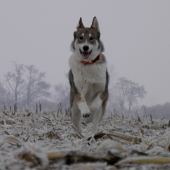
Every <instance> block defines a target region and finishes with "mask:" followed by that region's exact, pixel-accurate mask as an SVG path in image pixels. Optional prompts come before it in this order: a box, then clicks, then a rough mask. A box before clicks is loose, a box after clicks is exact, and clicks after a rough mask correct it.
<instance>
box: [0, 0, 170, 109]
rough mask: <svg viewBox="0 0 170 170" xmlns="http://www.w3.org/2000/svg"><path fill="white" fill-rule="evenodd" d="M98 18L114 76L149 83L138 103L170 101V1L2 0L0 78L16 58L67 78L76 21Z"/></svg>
mask: <svg viewBox="0 0 170 170" xmlns="http://www.w3.org/2000/svg"><path fill="white" fill-rule="evenodd" d="M94 16H96V17H97V19H98V21H99V26H100V31H101V40H102V41H103V43H104V45H105V52H104V54H105V56H106V58H107V63H108V65H111V64H113V65H114V68H115V71H116V78H118V77H126V78H127V79H129V80H132V81H134V82H137V83H139V84H141V85H144V86H145V89H146V91H147V96H146V97H145V99H143V100H142V101H140V104H145V105H148V106H150V105H155V104H163V103H165V102H170V0H149V1H148V0H85V1H83V0H81V1H80V0H70V1H69V0H60V1H57V0H50V1H48V0H46V1H44V0H24V1H23V0H15V1H14V0H8V1H4V0H0V81H3V80H4V74H5V73H6V72H7V71H10V70H12V61H17V62H18V64H27V65H30V64H33V65H35V66H36V67H37V68H38V69H39V70H40V71H44V72H46V80H47V81H48V82H50V83H51V84H53V85H54V84H58V83H60V82H65V81H66V78H65V76H64V74H65V73H67V72H68V70H69V65H68V60H69V56H70V55H71V52H70V44H71V41H72V40H73V32H74V31H75V30H76V26H77V23H78V20H79V18H80V17H82V19H83V23H84V25H85V26H86V27H89V26H91V22H92V19H93V17H94ZM112 77H113V76H111V78H112ZM116 78H115V79H116Z"/></svg>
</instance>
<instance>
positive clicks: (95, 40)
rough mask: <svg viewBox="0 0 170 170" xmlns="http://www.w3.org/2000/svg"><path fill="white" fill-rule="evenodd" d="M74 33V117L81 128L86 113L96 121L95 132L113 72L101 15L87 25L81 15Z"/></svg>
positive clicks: (71, 86)
mask: <svg viewBox="0 0 170 170" xmlns="http://www.w3.org/2000/svg"><path fill="white" fill-rule="evenodd" d="M73 35H74V40H73V41H72V43H71V51H72V55H71V56H70V59H69V65H70V71H69V83H70V108H71V109H70V110H71V119H72V122H73V124H74V126H75V127H76V128H77V130H78V131H80V132H81V119H82V117H83V118H84V121H85V123H86V124H88V123H90V122H92V123H93V128H92V134H95V133H96V132H97V131H98V127H99V122H100V120H101V119H102V117H103V115H104V113H105V109H106V103H107V100H108V95H109V94H108V84H109V75H108V71H107V68H106V59H105V56H104V55H103V54H102V52H103V51H104V46H103V43H102V42H101V40H100V30H99V24H98V21H97V18H96V17H94V18H93V21H92V25H91V27H90V28H87V27H86V28H85V27H84V25H83V22H82V19H81V18H80V20H79V23H78V26H77V31H75V32H74V34H73Z"/></svg>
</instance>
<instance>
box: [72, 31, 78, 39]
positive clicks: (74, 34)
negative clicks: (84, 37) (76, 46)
mask: <svg viewBox="0 0 170 170" xmlns="http://www.w3.org/2000/svg"><path fill="white" fill-rule="evenodd" d="M76 34H77V31H75V32H74V33H73V36H74V39H76Z"/></svg>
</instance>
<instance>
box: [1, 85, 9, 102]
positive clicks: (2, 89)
mask: <svg viewBox="0 0 170 170" xmlns="http://www.w3.org/2000/svg"><path fill="white" fill-rule="evenodd" d="M6 97H7V91H6V89H5V88H4V86H3V84H2V83H1V82H0V104H3V101H4V100H6Z"/></svg>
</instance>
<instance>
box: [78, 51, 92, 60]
mask: <svg viewBox="0 0 170 170" xmlns="http://www.w3.org/2000/svg"><path fill="white" fill-rule="evenodd" d="M79 50H80V49H79ZM91 53H92V50H91V51H90V52H83V51H81V50H80V54H81V55H82V56H83V58H84V59H88V57H89V55H90V54H91Z"/></svg>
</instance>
